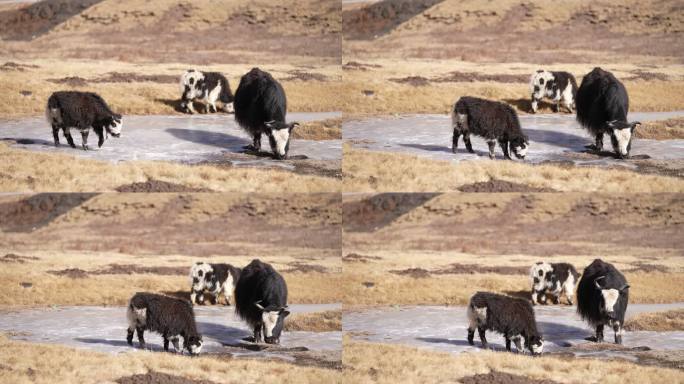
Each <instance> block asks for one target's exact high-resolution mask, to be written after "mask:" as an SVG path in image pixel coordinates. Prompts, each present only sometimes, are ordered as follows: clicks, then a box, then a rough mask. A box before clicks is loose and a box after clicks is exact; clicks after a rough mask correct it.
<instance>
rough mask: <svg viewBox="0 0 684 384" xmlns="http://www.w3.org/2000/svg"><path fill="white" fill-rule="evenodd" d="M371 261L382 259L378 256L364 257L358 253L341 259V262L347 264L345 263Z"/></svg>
mask: <svg viewBox="0 0 684 384" xmlns="http://www.w3.org/2000/svg"><path fill="white" fill-rule="evenodd" d="M371 260H382V257H378V256H364V255H359V254H358V253H350V254H348V255H346V256H343V257H342V262H347V263H357V262H358V263H367V262H369V261H371Z"/></svg>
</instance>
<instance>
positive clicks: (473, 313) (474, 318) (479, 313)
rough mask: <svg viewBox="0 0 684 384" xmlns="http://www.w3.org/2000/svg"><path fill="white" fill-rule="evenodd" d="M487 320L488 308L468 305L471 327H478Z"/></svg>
mask: <svg viewBox="0 0 684 384" xmlns="http://www.w3.org/2000/svg"><path fill="white" fill-rule="evenodd" d="M486 322H487V308H486V307H482V308H477V307H475V308H474V309H473V307H472V306H468V325H469V327H470V328H477V327H478V326H479V325H480V324H484V323H486Z"/></svg>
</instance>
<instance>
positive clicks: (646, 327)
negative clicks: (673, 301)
mask: <svg viewBox="0 0 684 384" xmlns="http://www.w3.org/2000/svg"><path fill="white" fill-rule="evenodd" d="M625 329H626V330H628V331H657V332H670V331H682V330H684V309H674V310H671V311H664V312H653V313H640V314H638V315H636V316H634V317H632V318H630V319H627V321H625Z"/></svg>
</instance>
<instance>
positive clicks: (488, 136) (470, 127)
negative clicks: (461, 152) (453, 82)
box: [451, 96, 529, 160]
mask: <svg viewBox="0 0 684 384" xmlns="http://www.w3.org/2000/svg"><path fill="white" fill-rule="evenodd" d="M451 125H452V128H453V129H454V136H453V139H452V148H451V150H452V151H453V152H454V153H456V149H457V148H458V137H459V136H460V135H463V141H464V142H465V146H466V149H467V150H468V152H470V153H474V152H475V151H473V147H472V145H471V143H470V134H471V133H472V134H473V135H477V136H481V137H484V139H485V140H487V144H488V145H489V157H490V158H491V159H493V158H494V148H495V147H496V142H497V141H498V142H499V145H500V146H501V150H502V151H503V154H504V157H505V158H506V159H509V160H510V159H511V156H510V155H509V154H508V149H509V145H510V150H511V152H513V153H514V154H515V156H516V157H517V158H519V159H524V158H525V155H526V153H527V148H528V146H529V142H528V139H527V136H525V135H524V134H523V133H522V130H521V128H520V121H519V120H518V114H517V113H515V110H514V109H513V108H511V106H510V105H507V104H504V103H499V102H496V101H489V100H484V99H480V98H477V97H469V96H463V97H461V98H460V99H458V101H457V102H456V104H454V108H453V109H452V111H451Z"/></svg>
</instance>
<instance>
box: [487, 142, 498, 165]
mask: <svg viewBox="0 0 684 384" xmlns="http://www.w3.org/2000/svg"><path fill="white" fill-rule="evenodd" d="M487 145H488V146H489V158H490V159H492V160H494V159H495V158H496V156H494V149H495V148H496V141H488V142H487Z"/></svg>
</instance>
